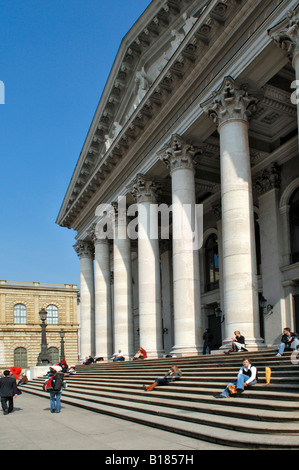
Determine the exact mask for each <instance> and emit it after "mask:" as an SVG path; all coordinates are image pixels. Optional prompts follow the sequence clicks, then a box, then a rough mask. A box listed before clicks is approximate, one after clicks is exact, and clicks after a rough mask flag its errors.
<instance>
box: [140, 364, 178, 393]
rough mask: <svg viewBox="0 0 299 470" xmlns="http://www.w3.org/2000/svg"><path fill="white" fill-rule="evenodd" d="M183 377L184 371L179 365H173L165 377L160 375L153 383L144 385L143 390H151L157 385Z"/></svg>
mask: <svg viewBox="0 0 299 470" xmlns="http://www.w3.org/2000/svg"><path fill="white" fill-rule="evenodd" d="M181 377H182V371H181V370H180V369H179V368H178V366H172V368H171V369H170V370H169V371H168V372H167V373H166V374H165V375H164V377H158V378H157V379H156V380H155V382H154V383H153V384H151V385H143V390H145V391H146V392H151V391H152V390H154V388H155V387H157V385H167V384H169V383H172V382H174V381H175V380H179V379H180V378H181Z"/></svg>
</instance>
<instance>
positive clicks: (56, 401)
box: [50, 371, 66, 413]
mask: <svg viewBox="0 0 299 470" xmlns="http://www.w3.org/2000/svg"><path fill="white" fill-rule="evenodd" d="M65 387H66V383H65V382H64V374H63V372H62V371H58V372H56V374H55V375H54V376H53V381H52V390H50V409H51V413H60V411H61V394H62V389H63V388H65Z"/></svg>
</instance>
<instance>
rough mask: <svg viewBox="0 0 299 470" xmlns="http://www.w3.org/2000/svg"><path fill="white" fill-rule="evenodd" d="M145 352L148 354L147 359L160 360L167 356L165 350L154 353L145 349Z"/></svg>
mask: <svg viewBox="0 0 299 470" xmlns="http://www.w3.org/2000/svg"><path fill="white" fill-rule="evenodd" d="M145 350H146V354H147V359H160V358H161V357H164V356H165V351H164V350H163V349H162V350H159V351H153V350H148V349H146V348H145ZM133 357H134V356H133Z"/></svg>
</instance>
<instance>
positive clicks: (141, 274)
mask: <svg viewBox="0 0 299 470" xmlns="http://www.w3.org/2000/svg"><path fill="white" fill-rule="evenodd" d="M157 189H158V186H157V185H156V184H155V183H154V182H153V181H148V180H147V179H146V178H145V177H144V176H143V175H138V176H137V178H136V180H135V182H134V185H133V189H132V194H133V195H134V196H135V198H136V201H137V205H138V286H139V290H138V294H139V337H140V346H141V347H143V348H144V349H145V350H146V351H147V354H148V357H159V356H161V355H162V354H163V340H162V334H163V333H162V311H161V286H160V253H159V240H158V210H157V204H156V191H157Z"/></svg>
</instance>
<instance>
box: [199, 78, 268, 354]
mask: <svg viewBox="0 0 299 470" xmlns="http://www.w3.org/2000/svg"><path fill="white" fill-rule="evenodd" d="M255 102H256V100H255V98H251V97H249V96H248V93H247V92H245V91H244V90H240V89H239V88H238V87H237V86H236V83H235V81H234V80H233V79H232V78H231V77H226V78H225V79H224V82H223V84H222V87H221V88H220V90H219V91H218V92H217V93H215V94H214V96H213V97H212V98H211V99H210V100H208V101H207V102H206V103H203V105H202V106H203V107H204V109H205V110H206V111H208V112H209V114H210V115H211V117H213V119H214V121H215V122H216V124H217V125H218V132H219V135H220V166H221V207H222V233H223V237H222V250H223V289H224V313H225V333H226V338H225V340H224V344H231V338H232V336H233V335H234V331H235V330H239V331H240V332H241V334H243V335H244V336H245V338H246V344H247V345H248V346H249V347H250V346H252V347H257V345H258V344H259V343H261V342H262V340H261V338H260V331H259V309H258V291H257V275H256V255H255V233H254V218H253V202H252V182H251V171H250V155H249V142H248V122H247V116H248V114H249V110H250V107H251V106H252V105H253V104H254V103H255Z"/></svg>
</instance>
